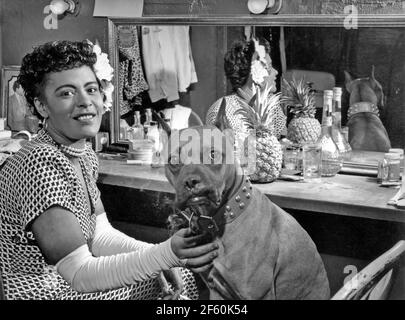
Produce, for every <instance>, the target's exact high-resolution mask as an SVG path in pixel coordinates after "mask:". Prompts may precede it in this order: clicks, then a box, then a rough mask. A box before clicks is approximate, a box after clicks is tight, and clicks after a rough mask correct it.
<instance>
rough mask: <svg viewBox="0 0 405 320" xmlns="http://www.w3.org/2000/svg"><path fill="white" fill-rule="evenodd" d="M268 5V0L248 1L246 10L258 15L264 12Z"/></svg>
mask: <svg viewBox="0 0 405 320" xmlns="http://www.w3.org/2000/svg"><path fill="white" fill-rule="evenodd" d="M268 3H269V1H268V0H249V1H248V9H249V11H250V12H251V13H253V14H260V13H262V12H264V10H266V8H267V5H268Z"/></svg>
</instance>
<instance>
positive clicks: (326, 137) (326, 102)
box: [317, 90, 343, 177]
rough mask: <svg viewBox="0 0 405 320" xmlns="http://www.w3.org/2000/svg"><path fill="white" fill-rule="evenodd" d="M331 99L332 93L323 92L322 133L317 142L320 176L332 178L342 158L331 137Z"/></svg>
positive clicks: (330, 91) (338, 169) (340, 167)
mask: <svg viewBox="0 0 405 320" xmlns="http://www.w3.org/2000/svg"><path fill="white" fill-rule="evenodd" d="M332 99H333V91H332V90H325V91H324V95H323V109H324V110H323V111H324V112H323V114H324V117H323V121H322V132H321V135H320V137H319V139H318V141H317V143H318V144H320V145H321V176H322V177H332V176H334V175H336V174H337V173H338V172H339V171H340V169H342V166H343V157H342V155H341V153H340V152H339V148H338V146H337V144H336V143H335V141H334V140H333V137H332Z"/></svg>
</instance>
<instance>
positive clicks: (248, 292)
mask: <svg viewBox="0 0 405 320" xmlns="http://www.w3.org/2000/svg"><path fill="white" fill-rule="evenodd" d="M225 104H226V102H225V99H224V100H222V104H221V107H220V110H219V112H218V116H217V121H216V126H208V125H207V126H197V127H191V128H186V129H182V130H180V131H173V132H171V131H170V128H169V127H168V126H167V124H166V123H165V122H164V121H161V119H160V120H159V122H160V123H161V125H162V126H164V128H165V130H166V132H167V133H168V135H169V139H168V143H167V144H166V147H165V149H164V150H165V152H164V154H166V156H167V162H166V164H165V174H166V177H167V179H168V181H169V182H170V183H171V185H172V186H173V187H174V189H175V192H176V200H175V204H176V207H177V212H176V213H174V214H172V215H171V216H170V217H169V222H170V229H171V231H172V232H174V231H175V230H177V229H179V228H181V227H190V228H191V229H192V230H193V232H194V233H196V234H197V233H204V234H205V235H206V238H207V241H216V242H217V243H218V245H219V255H218V257H217V258H216V259H215V260H214V261H213V266H212V267H211V269H210V270H209V271H207V272H205V273H203V274H200V275H201V276H202V278H203V280H204V282H205V283H206V284H207V287H208V289H209V292H210V295H209V298H210V299H213V300H217V299H237V300H242V299H248V300H260V299H271V300H275V299H284V300H286V299H288V300H295V299H328V298H329V295H330V291H329V283H328V279H327V275H326V271H325V268H324V265H323V262H322V260H321V257H320V255H319V253H318V251H317V249H316V246H315V244H314V243H313V241H312V240H311V238H310V236H309V235H308V234H307V232H306V231H305V230H304V229H303V228H302V227H301V226H300V225H299V224H298V222H297V221H296V220H295V219H294V218H293V217H292V216H290V215H289V214H288V213H287V212H285V211H284V210H283V209H281V208H279V207H278V206H277V205H275V204H274V203H273V202H271V201H270V200H269V198H268V197H267V196H266V195H264V194H263V193H261V191H259V190H258V189H257V188H256V187H255V186H253V185H252V184H251V183H250V181H249V179H248V178H247V177H246V176H244V174H243V170H242V169H241V167H240V165H239V163H238V161H237V160H236V159H234V158H233V157H234V148H233V133H232V131H231V130H228V129H226V128H227V119H226V115H225ZM173 136H176V138H175V139H173ZM179 137H180V139H179ZM190 138H191V139H190Z"/></svg>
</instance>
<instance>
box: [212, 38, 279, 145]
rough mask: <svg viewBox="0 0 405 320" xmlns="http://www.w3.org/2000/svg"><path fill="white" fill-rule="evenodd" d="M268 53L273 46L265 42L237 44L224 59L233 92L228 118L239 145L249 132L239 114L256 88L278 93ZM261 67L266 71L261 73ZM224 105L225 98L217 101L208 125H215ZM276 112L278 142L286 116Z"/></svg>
mask: <svg viewBox="0 0 405 320" xmlns="http://www.w3.org/2000/svg"><path fill="white" fill-rule="evenodd" d="M269 52H270V45H269V43H268V42H267V40H265V39H260V40H256V39H251V40H245V41H240V40H238V41H235V42H234V43H233V44H232V46H231V48H230V49H229V51H228V52H227V53H226V54H225V57H224V69H225V75H226V77H227V78H228V80H229V81H230V83H231V85H232V90H233V93H232V94H231V95H228V96H225V101H226V116H227V118H228V121H229V123H230V125H231V127H232V129H233V130H234V132H235V137H236V141H239V143H240V142H241V141H243V140H244V138H245V137H246V136H247V134H248V130H247V128H246V126H245V124H244V122H243V121H242V115H240V114H238V113H237V111H238V110H240V109H241V108H242V105H243V102H246V103H249V102H250V100H251V99H252V98H253V96H254V94H255V91H254V90H253V88H255V87H257V86H258V87H260V88H261V89H262V90H264V88H265V87H266V86H269V87H271V90H270V92H275V91H276V90H277V87H276V78H277V75H278V72H277V70H276V69H274V68H273V66H272V60H271V58H270V55H269ZM261 56H263V57H261ZM261 65H262V66H263V70H260V66H261ZM252 66H253V68H252ZM258 66H259V70H258V68H257V67H258ZM255 73H259V77H258V79H255V77H254V75H255ZM221 102H222V98H220V99H218V100H217V101H215V102H214V104H213V105H212V106H211V107H210V108H209V110H208V112H207V116H206V123H207V124H214V122H215V119H216V115H217V113H218V110H219V106H220V104H221ZM273 112H274V122H273V125H274V128H273V132H274V134H275V135H276V136H277V138H280V137H281V135H282V134H284V132H285V130H286V128H285V126H286V116H285V114H284V112H283V110H282V109H281V107H278V108H276V109H275V110H273Z"/></svg>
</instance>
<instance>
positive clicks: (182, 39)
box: [114, 24, 405, 166]
mask: <svg viewBox="0 0 405 320" xmlns="http://www.w3.org/2000/svg"><path fill="white" fill-rule="evenodd" d="M252 35H254V36H256V37H257V38H261V39H265V40H266V41H267V42H268V44H269V56H270V59H271V66H270V67H271V68H274V70H275V73H276V78H275V87H276V89H275V92H281V91H283V90H284V89H283V81H282V79H283V78H285V79H293V78H296V79H297V80H300V79H304V80H305V82H306V83H307V84H308V85H310V86H311V90H312V91H313V92H314V94H315V107H316V110H315V118H316V119H317V120H318V121H319V122H320V123H321V122H322V107H323V101H322V99H323V97H322V92H323V91H324V90H332V88H333V87H340V88H342V97H341V108H342V109H341V125H342V127H343V128H344V129H345V128H347V131H346V132H348V135H347V139H348V141H349V142H350V145H351V147H352V149H353V153H352V157H351V159H346V161H347V162H348V163H349V162H352V163H354V164H356V163H357V164H359V165H360V166H367V165H376V164H377V160H378V159H380V158H382V153H384V152H387V151H388V150H389V149H390V148H404V146H405V141H404V139H405V135H404V132H403V131H404V128H405V127H404V123H405V119H404V117H405V113H404V112H403V104H404V89H405V80H404V79H405V77H404V75H405V63H404V61H405V59H404V58H405V57H404V56H405V50H404V49H405V32H404V30H403V28H392V27H373V28H359V29H357V30H355V29H351V30H346V29H344V28H343V27H342V28H337V27H263V26H260V27H252V26H250V27H243V26H194V25H193V26H169V25H159V26H152V25H145V26H140V25H135V24H134V25H131V24H122V25H119V24H118V25H117V28H116V34H115V39H116V51H117V56H118V59H117V60H118V74H119V77H118V78H119V79H117V80H116V81H117V86H116V88H118V97H119V100H118V103H116V104H115V115H114V116H115V117H117V118H119V128H118V130H117V131H118V133H119V134H117V135H116V136H117V137H116V140H117V141H115V142H125V141H128V139H130V138H131V134H132V133H133V131H131V127H132V126H134V124H136V123H138V122H140V123H141V124H144V123H145V121H148V120H147V114H148V113H147V112H146V110H147V109H151V110H155V111H162V112H163V113H162V114H163V115H164V116H165V117H166V118H167V121H168V122H170V124H171V125H172V126H174V127H178V128H182V127H185V126H191V125H196V124H200V123H201V122H204V123H205V122H206V120H207V116H209V115H208V113H209V112H208V111H209V109H210V107H211V106H212V105H213V104H214V103H215V102H217V101H218V99H220V98H221V97H223V96H227V95H231V94H233V93H235V91H236V89H237V88H236V89H235V86H234V85H232V83H231V81H230V80H229V77H227V76H226V74H225V72H224V57H225V54H226V52H227V51H228V50H229V49H230V48H231V46H232V44H233V43H234V42H235V41H236V40H242V39H245V38H246V37H250V36H252ZM136 111H139V112H136ZM284 112H285V116H286V126H288V124H289V123H290V121H291V120H292V119H293V113H292V112H291V110H290V108H288V107H285V108H284ZM137 117H139V119H138V118H137ZM149 121H150V119H149ZM115 123H118V121H116V122H115ZM152 124H153V120H152ZM147 125H149V123H147ZM285 134H286V135H287V132H285Z"/></svg>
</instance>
